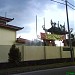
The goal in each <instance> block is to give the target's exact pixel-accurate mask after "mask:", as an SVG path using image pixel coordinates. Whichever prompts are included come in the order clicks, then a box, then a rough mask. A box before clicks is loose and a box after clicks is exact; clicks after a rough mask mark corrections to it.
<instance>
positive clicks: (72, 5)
mask: <svg viewBox="0 0 75 75" xmlns="http://www.w3.org/2000/svg"><path fill="white" fill-rule="evenodd" d="M61 1H64V0H61ZM64 2H65V1H64ZM67 3H69V4H70V5H71V6H73V7H75V6H74V5H73V4H72V3H70V2H69V1H67Z"/></svg>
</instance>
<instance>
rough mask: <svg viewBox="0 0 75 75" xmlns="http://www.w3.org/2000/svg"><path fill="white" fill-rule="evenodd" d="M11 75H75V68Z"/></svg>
mask: <svg viewBox="0 0 75 75" xmlns="http://www.w3.org/2000/svg"><path fill="white" fill-rule="evenodd" d="M13 75H75V66H70V67H62V68H54V69H46V70H38V71H32V72H26V73H19V74H13Z"/></svg>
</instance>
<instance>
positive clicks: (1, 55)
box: [0, 45, 11, 62]
mask: <svg viewBox="0 0 75 75" xmlns="http://www.w3.org/2000/svg"><path fill="white" fill-rule="evenodd" d="M10 47H11V46H9V45H5V46H4V45H0V62H8V53H9V50H10Z"/></svg>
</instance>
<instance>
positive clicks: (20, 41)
mask: <svg viewBox="0 0 75 75" xmlns="http://www.w3.org/2000/svg"><path fill="white" fill-rule="evenodd" d="M16 42H17V43H22V44H25V43H28V42H29V40H27V39H24V38H20V37H19V38H17V40H16Z"/></svg>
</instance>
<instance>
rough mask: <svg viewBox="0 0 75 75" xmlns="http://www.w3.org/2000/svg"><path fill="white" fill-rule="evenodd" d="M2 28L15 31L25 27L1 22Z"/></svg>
mask: <svg viewBox="0 0 75 75" xmlns="http://www.w3.org/2000/svg"><path fill="white" fill-rule="evenodd" d="M0 28H6V29H10V30H14V31H18V30H21V29H23V28H24V27H17V26H13V25H9V24H7V25H5V24H0Z"/></svg>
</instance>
